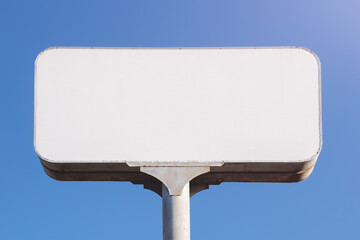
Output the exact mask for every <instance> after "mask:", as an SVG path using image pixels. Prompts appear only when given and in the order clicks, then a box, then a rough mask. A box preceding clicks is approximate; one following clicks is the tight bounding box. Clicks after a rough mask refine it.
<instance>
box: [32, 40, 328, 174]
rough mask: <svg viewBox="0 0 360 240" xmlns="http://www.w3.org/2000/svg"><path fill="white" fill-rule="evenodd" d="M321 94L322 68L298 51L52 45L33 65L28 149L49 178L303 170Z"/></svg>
mask: <svg viewBox="0 0 360 240" xmlns="http://www.w3.org/2000/svg"><path fill="white" fill-rule="evenodd" d="M320 92H321V91H320V62H319V60H318V58H317V57H316V55H315V54H314V53H312V52H311V51H309V50H307V49H304V48H298V47H278V48H50V49H47V50H45V51H43V52H42V53H41V54H39V56H38V58H37V60H36V67H35V134H34V135H35V136H34V145H35V149H36V152H37V154H38V155H39V157H40V159H41V160H42V162H43V164H44V166H45V167H47V168H49V169H53V170H56V171H60V170H59V169H60V168H57V167H58V166H60V165H61V166H65V165H66V164H69V165H68V166H71V164H75V165H73V166H76V168H77V171H82V170H83V169H85V168H87V169H89V166H90V165H91V164H93V165H92V166H98V167H93V168H92V170H93V172H94V171H95V172H96V171H99V172H100V171H104V168H106V167H104V165H106V164H107V166H109V164H126V165H128V166H138V167H140V166H179V165H180V166H195V165H196V166H221V165H224V166H225V165H226V164H228V165H229V164H230V165H231V164H232V165H236V164H240V165H241V166H243V167H242V168H241V171H242V172H247V170H246V169H248V171H250V172H251V171H255V170H256V169H260V168H261V166H262V167H263V168H264V167H265V166H267V167H265V168H266V169H272V172H278V171H282V169H286V168H287V166H297V167H295V168H293V169H297V170H296V171H298V170H299V171H300V170H302V168H301V167H299V166H300V165H301V166H305V165H306V163H308V162H309V161H310V162H312V164H310V166H309V165H306V166H307V168H309V167H313V164H314V163H315V162H314V161H316V158H317V156H318V154H319V152H320V149H321V145H322V135H321V104H320V102H321V101H320V98H321V97H320ZM64 164H65V165H64ZM89 164H90V165H89ZM244 164H245V165H244ZM297 164H298V165H297ZM82 166H84V168H82ZM244 166H246V167H245V168H244ZM259 166H260V168H257V167H259ZM62 169H63V170H64V169H66V167H65V168H64V167H63V168H62ZM68 169H70V170H71V167H69V168H68ZM100 169H101V170H100ZM254 169H255V170H254ZM239 171H240V170H239ZM294 171H295V170H294Z"/></svg>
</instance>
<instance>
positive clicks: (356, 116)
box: [0, 0, 360, 240]
mask: <svg viewBox="0 0 360 240" xmlns="http://www.w3.org/2000/svg"><path fill="white" fill-rule="evenodd" d="M359 11H360V1H356V0H343V1H331V0H327V1H326V0H317V1H308V0H303V1H295V0H283V1H278V0H273V1H257V0H252V1H250V0H249V1H240V0H238V1H229V0H223V1H219V0H216V1H213V0H199V1H197V0H192V1H188V0H184V1H153V0H132V1H130V0H129V1H106V0H103V1H91V0H88V1H76V0H72V1H68V0H62V1H36V0H31V1H17V0H12V1H10V0H0V56H1V57H0V99H1V101H0V109H1V117H0V129H1V133H0V134H1V137H0V148H1V152H0V161H1V174H0V189H1V192H0V239H6V240H10V239H37V240H40V239H52V240H57V239H87V240H92V239H161V238H162V216H161V198H160V197H158V196H157V195H156V194H154V193H153V192H151V191H148V190H144V189H142V186H140V185H133V184H131V183H117V182H59V181H55V180H53V179H51V178H49V177H48V176H47V175H46V174H45V173H44V171H43V169H42V167H41V164H40V161H39V160H38V158H37V156H36V154H35V152H34V149H33V97H34V96H33V90H34V87H33V82H34V77H33V76H34V61H35V58H36V56H37V54H38V53H39V52H40V51H42V50H43V49H45V48H48V47H50V46H98V47H153V46H154V47H226V46H304V47H307V48H310V49H311V50H313V51H314V52H315V53H316V54H317V55H318V56H319V58H320V60H321V63H322V102H323V109H322V110H323V141H324V145H323V150H322V152H321V154H320V157H319V159H318V162H317V165H316V167H315V170H314V172H313V174H312V175H311V176H310V178H309V179H307V180H306V181H304V182H300V183H292V184H280V183H278V184H273V183H223V184H221V185H219V186H212V187H210V190H206V191H203V192H201V193H199V194H197V195H195V196H194V197H193V198H192V199H191V236H192V239H209V240H210V239H305V238H306V239H357V238H360V234H359V230H358V228H359V226H360V207H359V202H360V191H359V189H360V188H359V184H360V177H359V168H360V162H359V160H360V146H359V137H360V127H359V122H360V107H359V100H360V94H359V90H360V71H359V70H360V46H359V42H360V25H359V23H360V14H359Z"/></svg>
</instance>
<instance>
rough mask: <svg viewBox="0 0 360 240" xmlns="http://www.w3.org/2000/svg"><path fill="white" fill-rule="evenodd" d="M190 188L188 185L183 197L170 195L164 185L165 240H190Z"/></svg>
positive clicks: (185, 187)
mask: <svg viewBox="0 0 360 240" xmlns="http://www.w3.org/2000/svg"><path fill="white" fill-rule="evenodd" d="M189 192H190V188H189V183H187V184H186V185H185V186H184V188H183V190H182V193H181V195H179V196H175V195H170V194H169V190H168V189H167V187H166V186H165V185H164V184H163V185H162V204H163V205H162V206H163V239H164V240H190V194H189Z"/></svg>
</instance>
